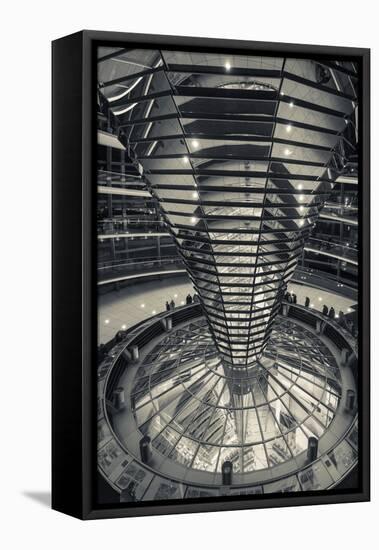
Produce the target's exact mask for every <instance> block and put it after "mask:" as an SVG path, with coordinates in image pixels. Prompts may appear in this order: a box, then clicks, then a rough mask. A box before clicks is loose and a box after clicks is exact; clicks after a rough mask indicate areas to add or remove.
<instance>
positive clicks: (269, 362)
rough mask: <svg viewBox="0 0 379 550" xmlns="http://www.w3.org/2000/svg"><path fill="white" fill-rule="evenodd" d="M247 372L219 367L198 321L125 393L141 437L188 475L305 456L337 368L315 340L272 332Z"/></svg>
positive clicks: (152, 357)
mask: <svg viewBox="0 0 379 550" xmlns="http://www.w3.org/2000/svg"><path fill="white" fill-rule="evenodd" d="M253 372H254V374H253V375H252V374H251V372H250V371H249V370H248V369H246V370H245V372H244V373H240V372H238V373H236V372H235V371H234V370H227V369H225V367H223V365H222V362H221V361H220V359H219V356H218V353H217V349H216V348H215V346H214V344H213V341H212V338H211V336H210V334H209V332H208V330H207V326H206V324H205V322H204V321H199V322H197V323H193V324H191V325H190V326H189V327H188V328H186V329H185V330H178V331H176V332H175V333H173V334H172V335H170V336H167V337H166V338H165V339H164V340H163V341H162V342H161V343H160V344H159V346H157V347H156V348H155V349H154V350H153V352H152V353H151V354H149V356H148V357H147V358H146V360H145V362H144V364H143V367H142V368H140V369H139V371H138V378H137V380H136V381H135V385H134V387H133V390H132V398H131V399H132V403H133V404H134V415H135V419H136V422H137V425H138V428H139V430H140V431H141V432H142V433H143V434H146V435H149V437H150V438H151V439H152V444H153V446H154V447H155V448H156V449H157V450H158V451H159V452H160V453H162V454H163V455H164V456H167V457H169V458H171V459H173V460H175V461H178V462H179V463H181V464H184V465H185V466H187V467H188V468H194V469H199V470H206V471H209V472H215V471H221V466H222V464H223V462H225V461H226V460H230V461H231V462H232V463H233V471H234V472H241V473H243V472H249V471H254V470H259V469H263V468H268V467H271V466H275V465H276V464H279V463H281V462H284V461H286V460H288V459H290V458H291V457H293V456H296V455H298V454H299V453H301V452H302V451H304V450H306V448H307V445H308V438H309V437H317V438H320V437H321V436H322V434H323V433H324V432H325V430H326V428H327V427H328V425H329V424H330V422H331V421H332V419H333V416H334V413H335V410H336V408H337V405H338V402H339V397H340V391H341V389H340V383H339V378H340V377H339V372H338V368H337V365H336V363H335V361H334V359H333V357H332V356H331V354H330V353H329V352H328V350H327V348H326V347H325V346H323V345H322V344H321V342H320V340H319V339H318V338H317V337H314V336H313V335H312V333H311V332H309V331H307V330H306V329H301V328H300V327H299V326H298V325H295V324H294V323H292V322H291V321H288V320H286V321H284V320H282V321H281V322H280V323H279V324H277V325H276V327H275V329H274V331H273V335H272V338H271V340H270V343H269V345H268V346H267V348H266V351H265V353H264V356H263V357H262V359H261V361H260V362H259V367H258V368H256V369H254V371H253Z"/></svg>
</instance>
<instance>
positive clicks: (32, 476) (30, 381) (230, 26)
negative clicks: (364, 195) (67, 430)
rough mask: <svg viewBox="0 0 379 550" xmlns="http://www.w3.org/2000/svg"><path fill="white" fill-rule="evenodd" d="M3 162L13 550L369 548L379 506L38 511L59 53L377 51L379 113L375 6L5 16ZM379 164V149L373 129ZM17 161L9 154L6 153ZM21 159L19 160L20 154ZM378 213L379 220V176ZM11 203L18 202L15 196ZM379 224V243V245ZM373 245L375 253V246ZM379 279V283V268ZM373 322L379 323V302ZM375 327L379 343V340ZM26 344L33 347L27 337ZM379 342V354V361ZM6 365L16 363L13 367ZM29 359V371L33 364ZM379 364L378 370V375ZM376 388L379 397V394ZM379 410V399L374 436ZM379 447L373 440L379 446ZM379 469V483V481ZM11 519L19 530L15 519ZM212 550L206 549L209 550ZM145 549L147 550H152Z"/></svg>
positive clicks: (126, 4) (211, 5) (219, 5)
mask: <svg viewBox="0 0 379 550" xmlns="http://www.w3.org/2000/svg"><path fill="white" fill-rule="evenodd" d="M1 18H2V24H1V32H0V39H1V42H2V45H1V65H0V73H1V77H2V81H3V83H2V84H1V86H0V93H1V96H2V100H1V110H0V120H1V127H0V128H1V130H0V132H1V138H2V143H3V147H2V153H3V154H2V162H1V170H0V174H1V187H0V189H1V191H2V192H1V205H2V206H1V216H0V220H1V227H2V231H1V237H2V245H1V257H2V265H1V271H0V273H1V279H2V285H1V290H2V293H1V296H2V299H1V320H2V327H3V331H2V332H3V333H4V332H5V331H6V335H5V334H4V340H3V344H2V357H1V373H2V379H1V388H2V391H1V398H0V404H1V408H2V422H1V428H2V430H1V436H2V437H1V443H2V451H1V454H0V457H1V462H2V465H1V472H2V474H3V475H2V482H1V485H0V506H1V507H2V509H3V511H2V512H1V523H2V529H1V535H0V537H1V539H7V542H3V547H4V548H7V549H8V548H24V547H25V548H38V549H40V550H43V549H45V548H46V549H47V548H52V547H54V548H55V549H56V550H60V549H65V550H67V549H68V548H80V547H82V548H84V546H85V547H86V548H88V549H90V550H92V549H97V548H102V549H103V548H132V547H133V546H132V545H135V547H136V545H138V544H142V546H141V548H146V549H147V548H149V547H150V548H154V549H157V548H159V549H160V548H167V549H168V548H170V549H171V548H178V549H180V550H185V549H187V548H210V547H211V548H217V547H221V548H229V549H232V548H238V546H239V545H241V544H243V545H246V547H247V548H268V549H271V548H275V547H277V548H280V549H281V550H285V549H287V548H288V549H290V548H291V549H295V548H307V549H309V550H311V549H316V548H317V550H319V549H320V548H323V547H324V548H328V549H329V548H333V547H337V546H338V547H339V548H342V547H343V544H346V547H347V548H353V549H354V548H357V547H358V545H359V546H360V547H363V548H364V547H366V546H367V547H369V548H372V544H370V542H369V541H370V539H371V540H375V539H374V537H375V535H376V534H377V529H378V528H377V521H378V500H377V492H378V491H377V485H378V483H377V480H378V475H377V471H378V466H379V465H378V453H377V452H376V451H375V452H374V468H373V470H374V471H373V488H374V502H373V503H370V504H356V505H354V504H347V505H335V506H320V507H314V508H296V509H295V508H292V509H291V508H287V509H277V510H262V511H245V512H234V513H230V512H229V513H218V514H202V515H186V516H171V517H170V516H169V517H155V518H146V519H142V518H141V519H129V520H125V519H121V520H111V521H97V522H89V523H86V524H83V523H81V522H79V521H78V520H74V519H71V518H68V517H65V516H63V515H61V514H58V513H56V512H52V511H50V510H49V508H48V507H47V506H44V505H42V504H40V502H38V499H35V498H31V497H30V496H26V494H27V493H33V492H35V493H37V494H39V495H40V496H41V493H42V498H45V500H46V497H44V494H45V493H46V492H47V491H48V490H49V483H50V393H49V392H50V294H49V290H50V43H49V42H50V40H52V39H54V38H57V37H60V36H63V35H65V34H69V33H71V32H73V31H76V30H80V29H82V28H87V29H90V28H93V29H101V30H115V31H134V32H145V33H149V32H150V33H159V34H183V35H200V36H214V37H225V38H244V39H252V40H254V39H255V40H266V41H268V40H272V41H283V42H285V41H287V42H298V43H301V42H306V43H320V44H330V45H346V46H364V47H372V48H373V63H372V65H373V69H374V75H373V80H374V85H375V92H376V93H375V94H373V101H374V102H375V104H374V105H373V107H374V116H373V120H374V119H375V115H376V117H377V114H378V109H377V104H378V86H377V84H378V58H377V51H378V36H379V32H378V28H377V14H376V10H375V3H374V2H372V0H361V1H360V2H356V1H352V0H345V1H341V0H334V1H331V0H318V1H317V2H315V1H313V2H306V1H304V0H271V1H269V2H258V1H254V0H250V1H249V0H245V1H243V0H233V1H231V0H227V1H226V0H219V1H216V0H215V1H213V2H212V1H210V0H208V1H206V0H181V1H180V0H173V1H168V0H141V1H139V2H136V1H132V0H111V1H110V2H106V1H105V0H92V1H88V0H87V1H84V0H82V1H80V0H62V1H60V2H48V1H46V0H45V1H42V0H34V1H27V0H24V1H16V0H13V1H12V0H10V1H7V2H4V3H3V6H2V10H1ZM373 137H374V147H373V158H374V160H376V155H375V153H376V149H377V147H378V135H377V128H374V129H373ZM4 146H5V149H8V152H7V153H6V154H4ZM7 146H8V147H7ZM372 182H373V200H374V202H375V206H376V207H378V202H377V197H378V191H377V187H378V183H379V182H378V178H377V169H375V170H374V173H373V178H372ZM4 191H5V194H4ZM377 220H378V216H375V218H374V220H373V222H374V226H373V231H374V233H373V237H374V239H375V237H376V236H377V235H378V221H377ZM374 239H373V240H374ZM373 264H374V265H373V267H374V273H377V272H378V269H377V268H378V265H377V261H376V257H374V258H373ZM373 295H374V298H375V302H374V306H373V313H374V315H378V313H379V312H378V307H377V300H376V298H377V291H376V290H374V291H373ZM375 328H377V327H375V325H374V335H375V334H376V331H375ZM20 331H22V332H23V333H24V336H23V339H22V343H21V344H20V336H19V333H20ZM377 340H378V339H377V338H375V339H373V350H374V352H375V351H377ZM4 352H5V357H4ZM19 352H23V353H24V357H27V356H29V357H30V359H29V362H28V361H27V360H20V359H19V358H18V353H19ZM376 366H377V365H374V364H373V367H374V368H373V370H376V369H375V367H376ZM376 381H377V376H376V375H375V376H374V384H375V385H374V390H376V391H379V388H378V387H377V385H376ZM378 403H379V399H377V398H376V399H375V400H374V405H373V409H374V413H375V415H374V430H375V429H376V428H377V413H378ZM377 445H378V437H377V435H375V434H374V444H373V447H375V446H377ZM375 470H376V471H375ZM4 514H5V516H6V517H4ZM200 537H201V538H200ZM375 538H377V537H375ZM143 539H144V540H145V541H146V542H142V540H143Z"/></svg>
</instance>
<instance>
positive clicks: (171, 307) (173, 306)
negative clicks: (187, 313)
mask: <svg viewBox="0 0 379 550" xmlns="http://www.w3.org/2000/svg"><path fill="white" fill-rule="evenodd" d="M170 309H175V302H174V299H172V300H171V302H170Z"/></svg>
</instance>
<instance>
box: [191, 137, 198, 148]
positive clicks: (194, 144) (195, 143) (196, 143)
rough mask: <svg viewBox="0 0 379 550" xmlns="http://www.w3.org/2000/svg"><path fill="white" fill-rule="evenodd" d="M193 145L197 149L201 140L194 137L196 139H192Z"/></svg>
mask: <svg viewBox="0 0 379 550" xmlns="http://www.w3.org/2000/svg"><path fill="white" fill-rule="evenodd" d="M192 146H193V147H194V148H195V149H197V147H199V142H198V141H197V139H194V140H193V141H192Z"/></svg>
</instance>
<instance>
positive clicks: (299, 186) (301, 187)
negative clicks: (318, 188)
mask: <svg viewBox="0 0 379 550" xmlns="http://www.w3.org/2000/svg"><path fill="white" fill-rule="evenodd" d="M297 188H298V190H299V191H301V189H303V186H302V185H301V183H299V185H298V186H297Z"/></svg>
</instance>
